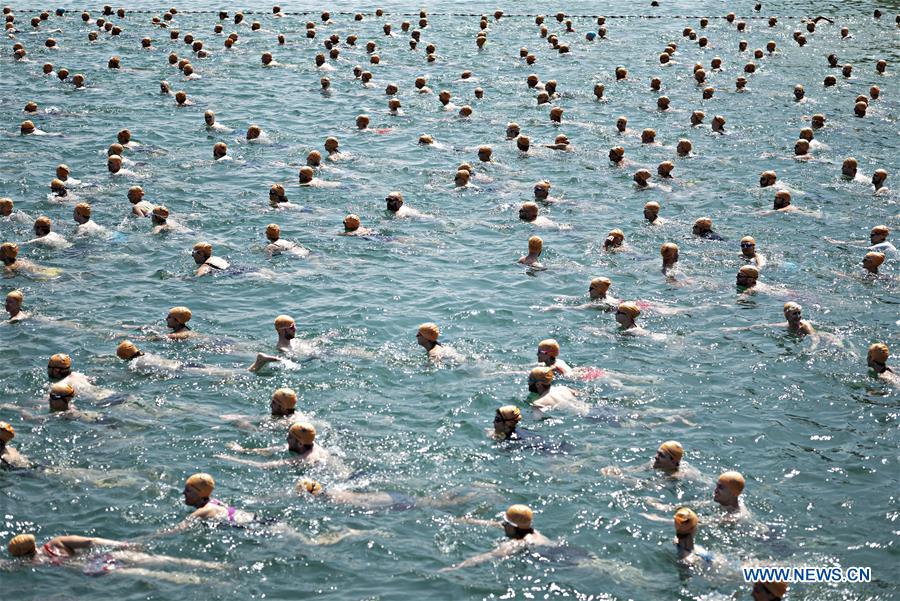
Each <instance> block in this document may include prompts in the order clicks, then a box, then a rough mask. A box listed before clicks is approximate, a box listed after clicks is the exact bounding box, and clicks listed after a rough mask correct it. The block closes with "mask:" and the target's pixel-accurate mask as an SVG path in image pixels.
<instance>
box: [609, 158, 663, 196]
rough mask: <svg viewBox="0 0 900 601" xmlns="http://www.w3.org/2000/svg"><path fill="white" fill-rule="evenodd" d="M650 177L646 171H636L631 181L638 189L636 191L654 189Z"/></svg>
mask: <svg viewBox="0 0 900 601" xmlns="http://www.w3.org/2000/svg"><path fill="white" fill-rule="evenodd" d="M610 152H612V151H610ZM650 177H651V175H650V172H649V171H648V170H647V169H638V170H637V171H636V172H635V173H634V176H633V177H632V179H633V180H634V183H635V185H636V186H637V187H638V190H648V189H650V188H652V187H655V186H654V185H653V184H651V183H650Z"/></svg>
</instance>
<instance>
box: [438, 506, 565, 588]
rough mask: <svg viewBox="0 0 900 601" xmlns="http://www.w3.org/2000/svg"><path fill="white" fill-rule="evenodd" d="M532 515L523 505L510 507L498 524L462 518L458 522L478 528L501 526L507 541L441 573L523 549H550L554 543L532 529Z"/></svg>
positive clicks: (507, 555) (506, 555) (512, 553)
mask: <svg viewBox="0 0 900 601" xmlns="http://www.w3.org/2000/svg"><path fill="white" fill-rule="evenodd" d="M533 517H534V514H533V512H532V511H531V509H530V508H529V507H527V506H525V505H511V506H510V507H509V509H507V510H506V512H504V514H503V519H502V520H501V522H500V523H499V524H498V523H497V522H494V521H488V520H475V519H472V518H463V519H461V520H459V521H461V522H463V523H468V524H475V525H478V526H489V527H496V526H498V525H499V526H501V527H502V528H503V531H504V533H505V534H506V537H507V540H506V541H504V542H502V543H500V545H498V546H497V548H496V549H494V550H493V551H489V552H487V553H480V554H478V555H475V556H474V557H470V558H469V559H466V560H465V561H462V562H460V563H458V564H456V565H453V566H450V567H447V568H443V569H442V570H440V571H442V572H447V571H451V570H458V569H460V568H469V567H472V566H477V565H480V564H483V563H487V562H489V561H494V560H498V559H505V558H507V557H509V556H511V555H514V554H516V553H518V552H520V551H522V550H525V549H535V548H539V547H552V546H556V543H554V542H553V541H551V540H550V539H549V538H547V537H546V536H544V535H543V534H541V533H540V532H538V531H537V530H535V529H534V527H533V524H532V522H533Z"/></svg>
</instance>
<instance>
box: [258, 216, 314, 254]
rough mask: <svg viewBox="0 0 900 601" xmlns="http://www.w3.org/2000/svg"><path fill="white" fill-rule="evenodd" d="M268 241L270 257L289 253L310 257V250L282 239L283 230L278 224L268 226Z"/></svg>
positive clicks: (267, 250) (267, 247) (267, 246)
mask: <svg viewBox="0 0 900 601" xmlns="http://www.w3.org/2000/svg"><path fill="white" fill-rule="evenodd" d="M266 239H267V240H268V241H269V243H268V244H267V245H266V252H267V253H269V256H273V255H277V254H281V253H283V252H288V253H290V254H292V255H296V256H299V257H306V256H308V255H309V250H307V249H305V248H303V247H302V246H300V245H299V244H297V243H296V242H291V241H290V240H285V239H283V238H282V237H281V228H280V227H278V225H277V224H274V223H270V224H269V225H267V226H266Z"/></svg>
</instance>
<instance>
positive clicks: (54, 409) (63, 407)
mask: <svg viewBox="0 0 900 601" xmlns="http://www.w3.org/2000/svg"><path fill="white" fill-rule="evenodd" d="M74 398H75V389H74V388H72V385H71V384H69V383H67V382H56V383H54V384H53V385H52V386H50V392H49V393H48V399H47V400H48V402H49V405H50V413H64V414H67V415H65V417H67V418H70V419H78V418H79V417H81V413H80V412H79V411H78V409H77V408H76V407H75V406H74V405H73V404H72V401H73V399H74Z"/></svg>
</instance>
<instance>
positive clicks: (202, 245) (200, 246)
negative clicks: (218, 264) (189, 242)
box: [194, 242, 212, 259]
mask: <svg viewBox="0 0 900 601" xmlns="http://www.w3.org/2000/svg"><path fill="white" fill-rule="evenodd" d="M194 250H195V251H197V252H198V253H200V254H201V255H205V256H206V258H207V259H208V258H210V257H211V256H212V244H210V243H209V242H198V243H197V244H195V245H194Z"/></svg>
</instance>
